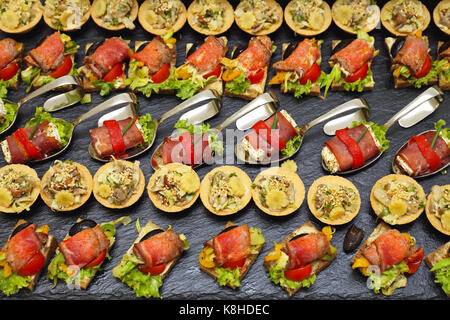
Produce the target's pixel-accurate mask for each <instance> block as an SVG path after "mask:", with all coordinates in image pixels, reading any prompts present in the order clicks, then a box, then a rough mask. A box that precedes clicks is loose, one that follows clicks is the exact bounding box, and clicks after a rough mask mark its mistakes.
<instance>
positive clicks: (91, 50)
mask: <svg viewBox="0 0 450 320" xmlns="http://www.w3.org/2000/svg"><path fill="white" fill-rule="evenodd" d="M103 42H104V41H103V40H102V41H95V42H94V43H92V44H91V46H90V47H89V48H88V49H87V51H86V54H85V55H86V57H87V56H90V55H92V54H94V52H95V51H96V50H97V49H98V47H100V46H101V45H102V44H103Z"/></svg>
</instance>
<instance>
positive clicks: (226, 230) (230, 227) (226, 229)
mask: <svg viewBox="0 0 450 320" xmlns="http://www.w3.org/2000/svg"><path fill="white" fill-rule="evenodd" d="M234 228H237V226H229V227H227V228H225V229H223V230H222V231H220V233H219V234H222V233H225V232H228V231H230V230H233V229H234Z"/></svg>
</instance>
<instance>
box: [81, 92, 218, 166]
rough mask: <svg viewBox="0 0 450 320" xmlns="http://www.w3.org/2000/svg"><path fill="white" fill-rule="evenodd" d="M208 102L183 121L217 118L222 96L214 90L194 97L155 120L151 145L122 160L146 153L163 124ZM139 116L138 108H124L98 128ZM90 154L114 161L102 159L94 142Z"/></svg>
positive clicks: (141, 147) (115, 111) (192, 121)
mask: <svg viewBox="0 0 450 320" xmlns="http://www.w3.org/2000/svg"><path fill="white" fill-rule="evenodd" d="M206 101H209V102H208V103H206V104H203V105H201V106H199V107H197V108H195V109H193V110H190V111H188V112H186V113H185V114H183V115H182V116H181V119H188V120H189V122H190V123H192V124H197V123H200V122H203V121H205V120H207V119H209V118H211V117H213V116H215V115H216V114H217V113H218V112H219V111H220V109H221V108H222V101H221V99H220V96H219V95H218V94H217V92H216V91H214V90H205V91H202V92H200V93H198V94H196V95H194V96H192V97H191V98H189V99H187V100H185V101H183V102H182V103H180V104H179V105H177V106H176V107H174V108H172V109H170V110H169V111H167V112H165V113H164V114H163V115H162V116H161V117H159V118H158V119H156V120H155V133H154V134H153V138H152V141H150V142H149V143H143V144H141V145H140V146H138V147H135V148H131V149H128V150H127V156H126V157H123V158H121V159H123V160H127V159H132V158H135V157H137V156H139V155H140V154H142V153H144V152H146V151H147V150H148V149H150V148H151V147H152V145H153V143H154V142H155V138H156V132H157V129H158V127H159V125H160V124H161V123H162V122H164V121H165V120H167V119H168V118H170V117H172V116H174V115H175V114H177V113H179V112H181V111H183V110H185V109H187V108H190V107H192V106H194V105H198V104H201V103H205V102H206ZM127 110H128V111H127ZM138 114H139V110H137V112H136V108H132V109H131V112H130V108H129V107H123V108H121V109H118V110H114V111H112V112H109V113H108V114H106V115H104V116H102V117H101V118H100V119H99V121H98V126H99V127H100V126H102V125H103V122H104V121H105V120H122V119H126V118H129V117H134V116H136V115H138ZM89 154H90V156H91V157H92V158H93V159H95V160H98V161H102V162H109V161H112V160H113V158H112V157H108V158H102V157H100V155H99V154H98V153H97V151H95V149H94V147H93V145H92V142H91V143H90V144H89Z"/></svg>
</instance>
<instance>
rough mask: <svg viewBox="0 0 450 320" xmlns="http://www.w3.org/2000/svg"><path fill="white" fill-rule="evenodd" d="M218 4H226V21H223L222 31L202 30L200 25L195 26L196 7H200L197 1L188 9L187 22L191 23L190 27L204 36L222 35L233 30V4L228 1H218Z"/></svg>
mask: <svg viewBox="0 0 450 320" xmlns="http://www.w3.org/2000/svg"><path fill="white" fill-rule="evenodd" d="M217 1H218V2H222V3H223V4H224V6H225V7H226V8H225V12H224V21H223V26H222V28H221V29H219V30H209V29H206V28H201V27H199V26H198V25H196V24H195V22H194V21H195V15H194V13H193V11H194V8H195V6H198V5H199V4H198V3H197V1H195V0H194V1H193V2H192V3H191V5H190V6H189V7H188V9H187V21H188V23H189V25H190V26H191V28H192V29H194V30H195V31H197V32H198V33H201V34H204V35H207V36H209V35H213V36H215V35H218V34H221V33H224V32H226V31H227V30H228V29H230V28H231V26H232V25H233V23H234V11H233V7H232V6H231V4H230V3H229V2H228V1H227V0H217Z"/></svg>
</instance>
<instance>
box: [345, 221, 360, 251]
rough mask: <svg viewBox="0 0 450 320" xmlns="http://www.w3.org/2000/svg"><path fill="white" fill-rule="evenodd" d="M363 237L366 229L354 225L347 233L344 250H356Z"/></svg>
mask: <svg viewBox="0 0 450 320" xmlns="http://www.w3.org/2000/svg"><path fill="white" fill-rule="evenodd" d="M363 238H364V230H362V229H360V228H358V227H355V225H352V226H351V227H350V229H348V231H347V233H346V234H345V238H344V251H345V252H351V251H353V250H355V249H356V248H357V247H358V246H359V244H360V243H361V241H362V239H363Z"/></svg>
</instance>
